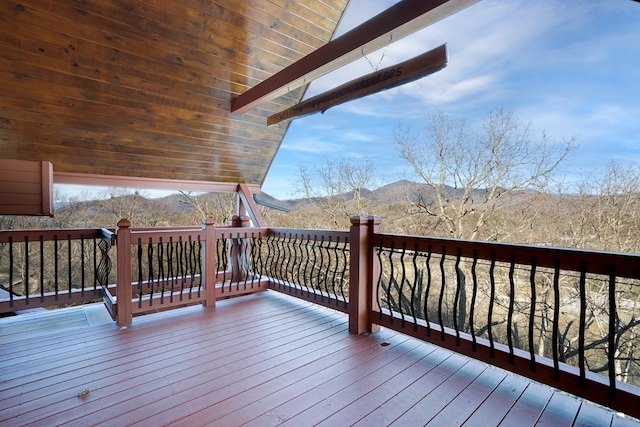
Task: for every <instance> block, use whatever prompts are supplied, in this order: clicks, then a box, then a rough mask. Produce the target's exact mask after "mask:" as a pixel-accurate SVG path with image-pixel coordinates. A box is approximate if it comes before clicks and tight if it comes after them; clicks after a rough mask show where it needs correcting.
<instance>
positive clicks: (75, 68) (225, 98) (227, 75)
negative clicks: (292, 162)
mask: <svg viewBox="0 0 640 427" xmlns="http://www.w3.org/2000/svg"><path fill="white" fill-rule="evenodd" d="M346 3H347V0H324V1H317V0H301V1H295V2H291V1H285V0H271V1H264V0H183V1H148V0H141V1H136V2H131V1H125V0H114V1H98V0H91V1H83V2H74V1H67V0H64V1H60V0H21V1H20V2H11V1H2V2H0V52H2V54H0V158H10V159H19V160H36V161H40V160H47V161H51V162H52V163H53V164H54V168H55V170H56V171H59V172H61V173H63V174H64V173H80V174H94V175H106V176H118V177H122V176H133V177H146V178H155V179H164V180H183V181H198V182H213V181H215V182H233V183H238V182H242V183H250V184H261V183H262V181H263V179H264V176H265V174H266V172H267V169H268V167H269V165H270V163H271V160H272V159H273V157H274V155H275V152H276V150H277V148H278V146H279V144H280V142H281V140H282V138H283V136H284V132H285V131H286V128H287V125H286V124H283V125H281V126H272V127H267V126H266V118H267V117H268V116H270V115H272V114H274V113H276V112H277V111H280V110H282V109H285V108H288V107H290V106H291V105H293V104H294V103H295V102H297V100H299V99H300V97H301V96H302V93H303V91H304V88H302V89H300V90H297V91H296V92H295V93H293V94H291V95H289V94H287V95H286V96H282V97H280V98H279V99H276V100H274V101H272V102H270V103H267V104H265V105H263V106H262V107H261V108H257V109H255V110H253V111H251V112H249V113H247V114H244V115H241V116H236V115H233V116H232V115H231V114H230V112H229V110H230V106H231V101H232V99H234V98H235V97H236V96H238V95H239V94H240V93H243V92H244V91H246V90H247V89H248V88H250V87H252V86H254V85H256V84H257V83H259V82H261V81H263V80H265V79H266V78H268V77H269V76H271V75H272V74H274V73H276V72H277V71H279V70H281V69H283V68H285V67H286V66H288V65H290V64H291V63H293V62H294V61H296V60H298V59H300V58H302V57H303V56H305V55H307V54H309V53H310V52H312V51H314V50H315V49H317V48H318V47H320V46H322V45H323V44H325V43H326V42H327V41H329V39H330V38H331V35H332V34H333V31H334V30H335V27H336V25H337V23H338V21H339V19H340V17H341V15H342V12H343V10H344V8H345V7H346Z"/></svg>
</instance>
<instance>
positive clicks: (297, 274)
mask: <svg viewBox="0 0 640 427" xmlns="http://www.w3.org/2000/svg"><path fill="white" fill-rule="evenodd" d="M297 238H298V235H297V234H296V239H297ZM303 240H304V235H302V234H301V235H300V239H299V240H298V245H297V248H298V249H300V257H299V258H298V250H297V249H296V264H297V265H298V269H297V272H296V276H297V279H296V281H297V282H298V283H300V285H305V287H306V288H307V297H308V296H309V295H310V294H309V287H308V286H306V283H305V281H304V278H301V277H300V270H302V259H303V255H302V245H303ZM314 297H315V293H314Z"/></svg>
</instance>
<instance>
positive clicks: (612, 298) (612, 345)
mask: <svg viewBox="0 0 640 427" xmlns="http://www.w3.org/2000/svg"><path fill="white" fill-rule="evenodd" d="M617 322H618V310H617V308H616V266H615V264H611V265H610V266H609V337H608V338H609V340H608V341H609V343H608V347H609V353H608V355H607V356H608V362H609V363H608V364H609V399H610V400H616V329H617V328H616V324H617Z"/></svg>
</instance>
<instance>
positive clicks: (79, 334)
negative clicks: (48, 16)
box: [0, 291, 639, 427]
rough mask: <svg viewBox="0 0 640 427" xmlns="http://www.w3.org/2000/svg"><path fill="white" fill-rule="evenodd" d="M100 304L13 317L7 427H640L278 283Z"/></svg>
mask: <svg viewBox="0 0 640 427" xmlns="http://www.w3.org/2000/svg"><path fill="white" fill-rule="evenodd" d="M100 310H102V308H101V306H93V307H91V308H72V309H65V310H58V311H56V312H34V313H28V314H25V315H19V316H15V317H11V318H5V319H0V361H1V362H0V363H1V364H0V379H1V382H0V425H3V426H5V425H6V426H23V425H42V426H53V425H77V426H90V425H91V426H93V425H105V426H125V425H127V426H130V425H136V426H138V425H140V426H159V425H168V424H170V425H177V426H189V427H195V426H200V425H218V426H238V425H251V426H270V425H288V426H305V425H326V426H346V425H358V426H380V425H407V426H417V425H427V424H428V425H437V426H440V425H442V426H453V425H474V426H475V425H477V426H493V425H513V426H519V427H520V426H528V425H550V426H564V425H566V426H572V425H574V426H587V425H592V426H611V425H613V426H625V425H639V424H638V423H637V422H636V421H634V420H631V419H628V418H624V417H621V416H618V415H616V414H615V413H613V412H611V411H609V410H607V409H603V408H601V407H597V406H594V405H591V404H589V403H586V402H583V401H581V400H578V399H576V398H574V397H571V396H568V395H566V394H563V393H561V392H558V391H555V390H553V389H551V388H549V387H546V386H543V385H539V384H537V383H533V382H531V381H528V380H526V379H523V378H521V377H519V376H516V375H511V374H507V373H506V372H504V371H502V370H499V369H497V368H494V367H491V366H487V365H485V364H483V363H480V362H477V361H474V360H471V359H468V358H466V357H463V356H460V355H457V354H454V353H451V352H449V351H447V350H444V349H441V348H438V347H435V346H433V345H429V344H425V343H422V342H420V341H417V340H414V339H412V338H408V337H406V336H404V335H401V334H397V333H395V332H392V331H388V330H383V331H381V332H380V333H377V334H374V335H370V336H364V335H362V336H354V335H350V334H349V333H348V331H347V319H346V317H345V316H344V315H343V314H340V313H336V312H334V311H332V310H329V309H326V308H322V307H320V306H317V305H314V304H311V303H306V302H302V301H299V300H296V299H294V298H291V297H288V296H285V295H282V294H279V293H277V292H274V291H267V292H263V293H260V294H255V295H250V296H245V297H240V298H235V299H229V300H224V301H218V302H217V307H216V309H215V311H212V312H208V311H206V310H205V309H203V308H202V307H200V306H194V307H188V308H183V309H176V310H173V311H168V312H163V313H156V314H151V315H146V316H143V317H137V318H135V319H134V323H133V326H131V327H129V328H126V329H121V330H119V329H118V327H117V326H116V325H115V324H114V323H113V322H110V321H109V320H108V319H106V318H105V317H104V316H102V315H101V314H100V313H99V311H100Z"/></svg>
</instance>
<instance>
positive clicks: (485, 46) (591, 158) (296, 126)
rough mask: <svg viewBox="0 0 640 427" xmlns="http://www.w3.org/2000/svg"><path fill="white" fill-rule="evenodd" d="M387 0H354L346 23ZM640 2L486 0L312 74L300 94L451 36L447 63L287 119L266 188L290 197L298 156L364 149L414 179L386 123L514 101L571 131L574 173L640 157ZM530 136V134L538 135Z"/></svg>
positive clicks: (529, 116) (540, 123) (518, 110)
mask: <svg viewBox="0 0 640 427" xmlns="http://www.w3.org/2000/svg"><path fill="white" fill-rule="evenodd" d="M393 3H396V1H391V0H351V2H350V4H349V7H348V9H347V14H346V16H345V17H344V19H343V22H342V25H343V26H342V28H341V30H342V32H344V31H346V30H348V29H349V28H352V27H353V26H355V25H357V24H358V23H360V22H363V21H364V20H366V19H368V18H370V17H371V16H373V15H375V14H376V13H378V12H380V11H382V10H384V9H385V8H387V7H389V6H390V5H391V4H393ZM639 29H640V3H637V2H633V1H631V0H575V1H568V0H543V1H524V0H510V1H504V0H481V1H480V2H478V3H477V4H475V5H473V6H471V7H469V8H467V9H465V10H463V11H461V12H459V13H457V14H455V15H453V16H451V17H448V18H446V19H444V20H442V21H440V22H438V23H436V24H434V25H432V26H430V27H428V28H425V29H424V30H422V31H420V32H418V33H416V34H414V35H412V36H409V37H406V38H404V39H402V40H399V41H397V42H395V43H392V44H391V45H389V46H387V47H386V48H384V49H381V50H379V51H378V52H374V53H371V54H369V55H367V58H368V60H367V58H362V59H361V60H359V61H356V62H354V63H352V64H350V65H349V66H346V67H344V68H342V69H340V70H337V71H336V72H334V73H331V74H329V75H327V76H324V77H323V78H321V79H318V80H316V81H314V82H313V83H312V85H311V87H310V89H309V91H308V92H307V97H310V96H313V95H315V94H318V93H321V92H324V91H327V90H330V89H332V88H334V87H335V86H338V85H339V84H342V83H344V82H346V81H349V80H352V79H354V78H356V77H358V76H361V75H364V74H368V73H370V72H372V71H373V70H374V68H372V65H371V64H370V63H369V62H371V63H372V64H373V65H374V66H376V65H378V67H379V68H384V67H388V66H391V65H393V64H396V63H399V62H402V61H404V60H406V59H409V58H411V57H413V56H416V55H418V54H420V53H423V52H426V51H427V50H430V49H432V48H434V47H437V46H439V45H440V44H442V43H447V49H448V54H449V62H448V66H447V68H445V69H444V70H442V71H440V72H438V73H436V74H433V75H431V76H428V77H425V78H423V79H421V80H418V81H415V82H412V83H410V84H407V85H404V86H401V87H398V88H394V89H391V90H388V91H386V92H382V93H380V94H376V95H371V96H368V97H365V98H362V99H359V100H356V101H351V102H349V103H346V104H343V105H340V106H337V107H334V108H332V109H330V110H328V111H327V112H325V113H324V114H315V115H312V116H308V117H303V118H300V119H295V120H293V121H292V123H291V126H290V127H289V130H288V132H287V135H286V136H285V139H284V141H283V143H282V146H281V148H280V150H279V152H278V154H277V156H276V158H275V160H274V162H273V164H272V166H271V168H270V170H269V174H268V175H267V178H266V180H265V182H264V185H263V191H264V192H266V193H268V194H270V195H272V196H274V197H278V198H281V199H287V198H292V197H294V194H293V193H292V185H291V180H292V179H294V178H295V176H296V174H297V173H298V170H299V167H300V166H302V165H305V166H307V167H308V166H313V165H314V164H317V163H319V162H321V161H324V160H340V159H342V158H349V157H352V158H358V157H362V156H367V157H369V158H370V159H371V160H373V162H374V163H375V164H376V166H377V167H379V168H380V170H381V171H383V174H382V175H381V179H382V181H383V182H385V183H386V182H393V181H395V180H398V179H404V178H411V177H410V175H408V174H407V170H406V167H405V166H404V164H403V163H402V161H401V160H400V159H399V156H398V155H397V151H396V148H395V145H394V142H393V131H394V130H395V129H397V128H398V127H399V126H403V127H410V128H412V129H413V130H415V131H419V130H420V129H421V128H422V127H423V126H424V123H425V121H426V119H427V118H428V117H429V116H430V115H431V114H432V113H435V112H438V111H442V112H446V113H448V114H450V115H452V116H454V117H459V118H464V119H465V120H466V121H467V123H468V124H470V125H473V123H476V122H479V121H480V120H481V119H482V117H484V116H485V115H486V114H487V112H488V111H490V110H495V109H499V108H505V109H508V110H512V111H513V113H514V115H515V116H516V117H517V118H518V119H519V120H521V121H523V122H530V123H531V124H532V125H533V129H534V130H535V131H536V132H542V131H543V130H544V131H546V132H547V133H548V134H549V135H551V137H552V138H555V139H556V140H561V139H562V138H563V137H570V136H574V135H575V136H576V137H577V145H578V147H577V149H576V150H574V152H573V153H572V154H571V157H570V158H569V159H568V160H567V161H566V162H565V163H564V165H563V170H562V173H563V174H564V175H565V176H566V177H568V179H569V180H572V179H574V180H577V179H579V178H580V176H581V174H583V173H585V171H587V170H592V169H593V168H594V167H598V166H600V165H602V166H604V165H605V164H606V163H607V162H609V161H610V160H620V161H633V162H637V163H638V164H639V165H640V30H639ZM535 136H537V135H536V134H534V137H535Z"/></svg>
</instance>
